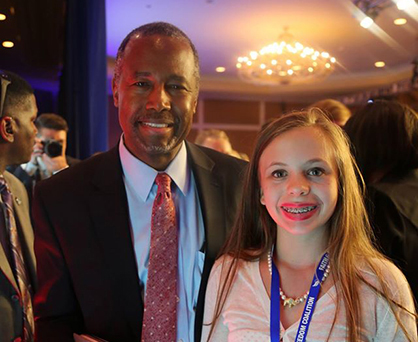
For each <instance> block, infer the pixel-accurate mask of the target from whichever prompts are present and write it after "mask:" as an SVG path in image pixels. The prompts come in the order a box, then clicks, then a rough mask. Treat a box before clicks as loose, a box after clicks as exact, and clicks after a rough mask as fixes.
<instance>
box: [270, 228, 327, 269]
mask: <svg viewBox="0 0 418 342" xmlns="http://www.w3.org/2000/svg"><path fill="white" fill-rule="evenodd" d="M327 245H328V229H323V230H321V231H318V230H316V231H314V232H312V233H311V234H306V235H294V234H291V233H289V232H288V231H286V230H285V229H282V228H280V227H279V228H278V230H277V241H276V247H275V253H274V258H275V262H276V263H278V264H284V265H286V266H288V267H292V268H306V267H311V266H312V265H315V264H316V263H318V262H319V260H320V258H321V256H322V255H323V254H324V252H325V250H326V249H327Z"/></svg>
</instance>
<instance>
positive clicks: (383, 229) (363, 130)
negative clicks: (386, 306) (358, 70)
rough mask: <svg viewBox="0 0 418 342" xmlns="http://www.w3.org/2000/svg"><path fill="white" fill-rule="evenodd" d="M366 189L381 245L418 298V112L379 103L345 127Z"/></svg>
mask: <svg viewBox="0 0 418 342" xmlns="http://www.w3.org/2000/svg"><path fill="white" fill-rule="evenodd" d="M344 129H345V131H346V132H347V134H348V136H349V137H350V140H351V142H352V145H353V152H354V155H355V157H356V159H357V163H358V166H359V168H360V170H361V172H362V174H363V177H364V180H365V182H366V185H367V195H368V201H367V204H368V211H369V215H370V220H371V223H372V226H373V228H374V233H375V235H376V238H377V242H378V244H379V246H380V247H381V248H382V251H383V253H384V254H386V255H387V256H388V257H389V258H390V259H391V260H393V261H394V262H395V263H396V264H397V265H398V267H399V268H400V269H401V270H402V271H403V272H404V273H405V276H406V278H407V279H408V281H409V283H410V285H411V288H412V291H413V293H414V295H415V298H416V299H417V298H418V267H417V265H416V261H417V260H418V114H417V113H416V112H415V111H414V110H413V109H411V108H410V107H408V106H406V105H403V104H400V103H398V102H395V101H386V100H375V101H373V102H372V103H368V104H367V105H365V106H364V107H363V108H361V109H359V110H358V111H357V112H356V114H355V115H353V116H352V117H351V118H350V120H349V121H348V122H347V124H346V126H345V128H344Z"/></svg>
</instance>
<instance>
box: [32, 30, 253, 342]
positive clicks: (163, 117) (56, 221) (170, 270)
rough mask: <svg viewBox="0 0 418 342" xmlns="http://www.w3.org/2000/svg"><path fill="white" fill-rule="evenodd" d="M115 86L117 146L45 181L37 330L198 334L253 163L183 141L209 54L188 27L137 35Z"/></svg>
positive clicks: (127, 44) (39, 217) (130, 336)
mask: <svg viewBox="0 0 418 342" xmlns="http://www.w3.org/2000/svg"><path fill="white" fill-rule="evenodd" d="M112 89H113V99H114V103H115V105H116V107H118V111H119V122H120V125H121V127H122V130H123V135H122V137H121V139H120V141H119V144H118V146H116V147H115V148H113V149H111V150H110V151H108V152H105V153H101V154H99V155H97V156H95V157H92V158H90V159H88V160H86V161H84V162H81V163H79V164H78V165H76V166H74V167H72V168H68V169H66V170H63V171H62V172H59V173H58V174H57V175H55V176H54V177H51V178H49V179H47V180H45V181H42V182H39V184H38V185H37V187H36V190H35V198H34V206H33V207H34V210H33V216H34V221H35V226H36V240H35V241H36V242H35V252H36V255H37V260H38V278H39V291H38V292H37V295H36V298H35V313H36V318H37V320H36V324H37V340H38V341H41V342H42V341H60V342H66V341H73V333H84V334H91V335H95V336H98V337H100V338H103V339H106V340H108V341H118V342H124V341H126V342H132V341H140V340H142V341H157V340H160V341H173V340H177V341H178V340H183V341H197V342H198V341H200V334H201V326H202V319H203V305H204V297H205V292H206V284H207V279H208V277H209V272H210V269H211V267H212V264H213V262H214V260H215V257H216V255H217V254H218V252H219V248H220V247H221V246H222V244H223V242H224V239H225V236H226V234H227V230H228V229H229V227H231V226H232V222H233V220H234V216H235V210H236V207H237V202H238V199H239V198H240V195H241V187H242V183H241V178H240V173H241V171H242V170H243V168H244V167H245V165H246V163H245V162H243V161H241V160H238V159H236V158H232V157H230V156H227V155H224V154H221V153H219V152H216V151H214V150H211V149H206V148H204V147H199V146H196V145H194V144H192V143H189V142H187V141H184V139H185V137H186V136H187V135H188V133H189V131H190V129H191V125H192V121H193V115H194V113H195V111H196V105H197V97H198V90H199V60H198V55H197V51H196V49H195V47H194V45H193V44H192V42H191V41H190V40H189V38H188V37H187V36H186V35H185V34H184V33H183V32H182V31H180V30H179V29H178V28H177V27H175V26H173V25H171V24H167V23H152V24H147V25H144V26H141V27H138V28H137V29H135V30H133V31H132V32H131V33H130V34H128V36H127V37H126V38H125V39H124V41H123V42H122V44H121V46H120V47H119V51H118V55H117V59H116V67H115V75H114V78H113V81H112ZM159 208H161V209H159ZM160 211H161V212H162V213H163V215H160V214H159V213H160ZM161 220H163V223H161ZM162 230H163V231H162ZM173 233H177V235H176V234H173ZM166 236H169V237H170V238H171V240H169V241H166ZM176 240H177V241H178V242H177V243H176V242H175V241H176ZM164 242H167V243H164ZM175 269H177V270H175ZM156 282H157V283H156ZM161 306H162V307H163V308H164V309H162V312H161V313H159V312H158V309H159V308H161ZM154 310H157V312H156V314H155V315H151V314H152V313H153V312H155V311H154Z"/></svg>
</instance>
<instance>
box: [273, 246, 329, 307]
mask: <svg viewBox="0 0 418 342" xmlns="http://www.w3.org/2000/svg"><path fill="white" fill-rule="evenodd" d="M267 264H268V267H269V272H270V276H271V275H272V273H273V261H272V257H271V252H268V254H267ZM330 269H331V267H330V264H328V266H327V269H326V270H325V272H324V276H323V277H322V279H321V282H320V283H321V284H322V283H323V282H324V281H325V279H327V277H328V274H329V272H330ZM279 293H280V298H281V299H282V300H283V306H284V307H286V306H289V309H290V308H292V307H294V306H295V305H298V304H300V303H302V302H304V301H305V300H306V298H308V294H309V290H308V291H307V292H306V293H305V294H304V295H303V296H300V297H298V298H295V299H293V298H290V297H287V296H286V295H285V294H284V292H283V290H282V288H281V287H279Z"/></svg>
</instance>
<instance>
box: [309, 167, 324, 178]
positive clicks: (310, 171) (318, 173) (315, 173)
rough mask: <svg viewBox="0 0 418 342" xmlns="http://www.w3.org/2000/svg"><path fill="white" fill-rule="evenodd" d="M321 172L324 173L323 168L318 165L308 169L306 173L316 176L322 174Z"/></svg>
mask: <svg viewBox="0 0 418 342" xmlns="http://www.w3.org/2000/svg"><path fill="white" fill-rule="evenodd" d="M323 174H324V170H322V169H320V168H318V167H315V168H313V169H310V170H309V171H308V175H309V176H316V177H318V176H322V175H323Z"/></svg>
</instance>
